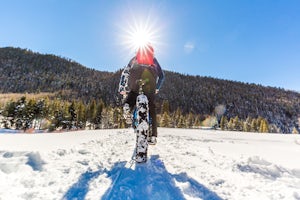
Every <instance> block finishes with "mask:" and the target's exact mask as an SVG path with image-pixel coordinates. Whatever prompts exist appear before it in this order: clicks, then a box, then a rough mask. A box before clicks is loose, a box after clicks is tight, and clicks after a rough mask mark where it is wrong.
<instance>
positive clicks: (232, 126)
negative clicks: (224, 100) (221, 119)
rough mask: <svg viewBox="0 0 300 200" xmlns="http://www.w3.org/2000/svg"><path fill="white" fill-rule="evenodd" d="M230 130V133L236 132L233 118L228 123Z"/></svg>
mask: <svg viewBox="0 0 300 200" xmlns="http://www.w3.org/2000/svg"><path fill="white" fill-rule="evenodd" d="M228 130H229V131H233V130H234V122H233V118H230V120H229V122H228Z"/></svg>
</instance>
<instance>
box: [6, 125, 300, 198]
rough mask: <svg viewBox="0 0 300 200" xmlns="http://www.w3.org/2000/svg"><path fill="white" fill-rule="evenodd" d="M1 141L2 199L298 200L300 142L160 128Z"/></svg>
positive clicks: (18, 136)
mask: <svg viewBox="0 0 300 200" xmlns="http://www.w3.org/2000/svg"><path fill="white" fill-rule="evenodd" d="M158 132H159V137H158V143H157V145H155V146H149V151H148V161H147V163H145V164H136V163H134V162H132V161H131V157H132V153H133V149H134V145H135V134H134V132H133V130H132V129H118V130H115V129H112V130H97V131H96V130H95V131H77V132H65V133H51V134H46V133H44V134H15V133H14V134H9V133H5V134H0V199H1V200H6V199H16V200H17V199H66V200H71V199H155V200H158V199H163V200H167V199H191V200H194V199H238V200H240V199H300V162H299V155H300V135H295V134H294V135H283V134H259V133H242V132H224V131H214V130H195V129H167V128H159V129H158Z"/></svg>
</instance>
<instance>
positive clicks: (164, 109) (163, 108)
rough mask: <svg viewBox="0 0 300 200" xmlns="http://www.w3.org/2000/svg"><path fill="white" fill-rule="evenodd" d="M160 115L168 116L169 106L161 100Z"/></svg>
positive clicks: (165, 101)
mask: <svg viewBox="0 0 300 200" xmlns="http://www.w3.org/2000/svg"><path fill="white" fill-rule="evenodd" d="M161 113H162V114H164V113H167V114H168V115H169V114H170V104H169V101H168V100H163V103H162V107H161Z"/></svg>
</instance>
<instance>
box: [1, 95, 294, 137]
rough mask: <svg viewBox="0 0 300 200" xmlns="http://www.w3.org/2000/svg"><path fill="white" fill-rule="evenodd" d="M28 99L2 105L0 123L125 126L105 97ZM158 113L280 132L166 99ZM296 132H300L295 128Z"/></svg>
mask: <svg viewBox="0 0 300 200" xmlns="http://www.w3.org/2000/svg"><path fill="white" fill-rule="evenodd" d="M51 98H52V99H50V98H48V97H46V98H38V99H36V98H26V97H25V96H23V97H21V98H19V99H16V100H11V101H9V102H7V103H6V104H4V105H2V107H1V108H0V116H1V117H0V123H1V126H2V127H3V128H8V129H16V130H23V131H27V130H44V131H49V132H51V131H59V130H83V129H109V128H125V127H128V126H129V125H126V124H125V120H124V119H123V117H122V116H123V109H122V108H121V106H115V107H113V106H109V105H106V104H105V103H104V102H103V100H101V99H100V100H93V101H91V102H90V103H88V104H86V103H84V102H83V101H80V100H79V101H66V100H62V99H60V98H57V97H53V96H52V97H51ZM160 108H161V110H160V111H159V112H158V125H159V126H160V127H168V128H200V127H208V128H214V129H217V128H220V129H221V130H230V131H246V132H250V131H251V132H265V133H267V132H277V131H278V127H276V126H275V125H274V124H272V125H270V124H269V123H268V121H267V120H266V119H264V118H262V117H258V118H251V117H248V118H247V119H246V120H242V119H239V118H238V116H236V117H234V118H230V119H227V117H226V116H225V115H222V116H220V115H216V114H214V115H199V114H193V113H188V114H184V113H183V112H182V110H181V109H179V108H178V109H177V110H176V111H175V112H171V111H170V105H169V101H167V100H165V101H163V103H162V105H161V107H160ZM293 132H294V133H298V132H297V130H296V129H295V130H294V131H293Z"/></svg>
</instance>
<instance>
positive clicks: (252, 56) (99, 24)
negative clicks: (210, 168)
mask: <svg viewBox="0 0 300 200" xmlns="http://www.w3.org/2000/svg"><path fill="white" fill-rule="evenodd" d="M143 26H144V27H146V28H148V30H150V31H151V34H152V36H153V37H152V39H153V41H152V43H153V45H154V48H155V52H156V57H157V59H158V60H159V62H160V64H161V66H162V68H163V69H166V70H171V71H175V72H180V73H184V74H190V75H200V76H211V77H215V78H221V79H227V80H235V81H241V82H247V83H256V84H262V85H265V86H275V87H281V88H285V89H291V90H296V91H300V1H299V0H226V1H225V0H161V1H158V0H153V1H150V0H144V1H129V0H115V1H114V0H107V1H104V0H103V1H101V0H0V47H7V46H13V47H21V48H27V49H30V50H32V51H34V52H40V53H48V54H55V55H58V56H62V57H66V58H70V59H72V60H75V61H77V62H79V63H81V64H83V65H84V66H86V67H89V68H95V69H98V70H101V71H112V72H113V71H116V70H118V69H120V68H122V67H123V66H124V65H126V64H127V62H128V61H129V59H130V58H131V57H132V56H134V52H135V49H133V48H131V49H130V48H129V47H130V45H129V42H130V38H129V37H128V35H130V33H131V32H132V31H133V30H134V29H135V28H137V27H143Z"/></svg>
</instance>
